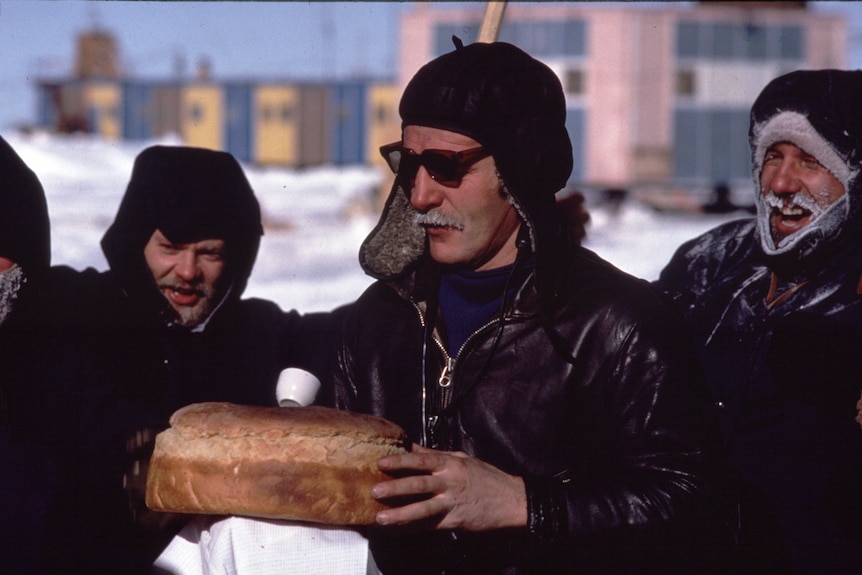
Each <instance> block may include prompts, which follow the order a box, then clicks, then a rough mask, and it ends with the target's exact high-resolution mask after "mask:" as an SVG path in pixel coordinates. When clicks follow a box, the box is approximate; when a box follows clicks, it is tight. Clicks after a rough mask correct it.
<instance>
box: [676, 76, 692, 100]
mask: <svg viewBox="0 0 862 575" xmlns="http://www.w3.org/2000/svg"><path fill="white" fill-rule="evenodd" d="M694 92H695V89H694V72H693V71H691V70H679V71H678V72H677V73H676V93H677V95H678V96H694Z"/></svg>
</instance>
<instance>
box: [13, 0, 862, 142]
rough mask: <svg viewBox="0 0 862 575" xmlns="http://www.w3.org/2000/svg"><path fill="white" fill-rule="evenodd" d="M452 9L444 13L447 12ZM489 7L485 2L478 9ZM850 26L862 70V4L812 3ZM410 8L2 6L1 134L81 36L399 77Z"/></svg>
mask: <svg viewBox="0 0 862 575" xmlns="http://www.w3.org/2000/svg"><path fill="white" fill-rule="evenodd" d="M446 4H447V3H438V5H437V7H438V8H440V9H445V7H446ZM475 4H477V5H480V6H481V5H482V4H483V3H482V2H477V3H475ZM811 4H812V5H814V6H815V9H816V10H828V11H843V12H847V13H848V14H849V15H850V17H851V24H850V38H851V47H852V53H851V56H850V58H849V60H848V64H849V66H850V67H855V68H859V67H862V2H860V3H857V2H812V3H811ZM409 7H410V3H407V2H301V1H293V2H272V1H270V2H210V1H199V2H173V1H159V2H143V1H137V2H128V1H121V0H110V1H99V2H94V1H81V0H0V129H7V128H8V127H10V126H13V125H17V124H22V123H29V122H33V121H34V120H35V118H36V109H35V107H36V101H35V89H34V85H33V82H34V80H35V79H36V78H39V77H46V76H63V75H67V74H68V73H69V72H70V71H71V69H72V66H73V64H74V52H75V38H76V35H77V34H78V33H79V32H81V31H83V30H87V29H89V28H93V27H100V28H102V29H106V30H109V31H111V32H113V33H114V34H115V35H116V37H117V40H118V42H119V49H120V60H121V64H122V65H123V67H124V69H125V70H126V71H128V72H130V73H132V74H134V75H137V76H144V77H153V78H168V77H171V76H173V75H174V74H175V73H176V71H177V70H185V73H186V74H188V75H190V74H192V73H193V71H194V68H195V66H196V65H197V63H198V62H199V61H200V60H201V59H202V58H204V57H205V58H207V59H208V60H209V61H210V63H211V65H212V69H213V73H214V75H215V77H217V78H267V77H273V78H275V77H278V78H285V77H288V78H323V77H344V76H347V75H350V74H365V75H374V76H392V77H394V73H395V69H396V66H397V58H398V56H397V50H396V44H397V39H398V16H399V14H400V13H401V12H402V11H404V10H406V9H408V8H409Z"/></svg>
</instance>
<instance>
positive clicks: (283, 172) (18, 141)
mask: <svg viewBox="0 0 862 575" xmlns="http://www.w3.org/2000/svg"><path fill="white" fill-rule="evenodd" d="M3 137H4V138H6V140H7V141H8V142H9V143H10V144H11V145H12V147H13V148H15V150H16V151H17V152H18V153H19V154H20V155H21V157H22V158H23V159H24V161H25V162H26V163H27V164H28V165H29V166H30V168H31V169H33V171H34V172H36V174H37V175H38V176H39V179H40V180H41V182H42V185H43V187H44V188H45V193H46V196H47V198H48V210H49V214H50V216H51V233H52V262H53V263H54V264H65V265H69V266H71V267H74V268H76V269H83V268H85V267H94V268H97V269H100V270H104V269H106V268H107V264H106V262H105V259H104V257H103V255H102V252H101V248H100V246H99V241H100V240H101V238H102V235H103V234H104V232H105V230H107V228H108V226H109V225H110V224H111V222H112V221H113V218H114V214H115V213H116V210H117V207H118V206H119V203H120V199H121V198H122V195H123V193H124V192H125V188H126V184H127V183H128V179H129V176H130V174H131V171H132V164H133V162H134V159H135V156H136V155H137V154H138V153H139V152H140V151H141V150H143V149H144V148H145V147H147V146H149V145H153V144H165V145H176V144H180V143H181V142H180V141H179V140H177V139H175V138H165V139H161V140H158V141H148V142H108V141H105V140H102V139H98V138H94V137H90V136H54V135H46V134H32V135H21V134H17V133H9V134H3ZM244 168H245V170H246V174H247V176H248V179H249V181H250V183H251V185H252V188H254V190H255V193H256V194H257V196H258V199H259V201H260V203H261V208H262V212H263V217H264V228H265V234H264V237H263V240H262V241H261V249H260V253H259V255H258V259H257V263H256V265H255V268H254V272H253V273H252V276H251V278H250V281H249V284H248V287H247V289H246V292H245V295H246V296H248V297H252V296H254V297H262V298H266V299H271V300H273V301H276V302H277V303H279V305H281V306H282V307H283V308H285V309H298V310H299V311H302V312H311V311H320V310H328V309H332V308H333V307H335V306H338V305H341V304H343V303H347V302H349V301H352V300H353V299H355V298H356V297H357V296H359V294H361V293H362V291H363V290H364V289H365V287H367V286H368V284H369V283H370V282H371V279H370V278H368V277H367V276H365V275H364V274H363V272H362V270H361V269H360V267H359V263H358V260H357V252H358V249H359V245H360V243H361V242H362V240H363V239H364V238H365V236H366V235H367V234H368V232H370V231H371V229H372V227H373V226H374V224H375V223H376V220H377V216H378V211H379V207H380V204H379V202H378V201H377V198H376V193H377V190H378V188H379V187H380V186H381V185H382V184H383V183H384V182H385V181H387V175H386V174H384V173H381V172H380V171H379V170H378V169H377V168H372V167H367V166H349V167H331V166H330V167H319V168H309V169H304V170H291V169H281V168H279V169H276V168H261V167H256V166H244ZM587 207H588V209H589V211H590V215H591V222H590V224H589V226H588V228H587V240H586V242H585V245H586V246H587V247H589V248H590V249H592V250H594V251H596V252H597V253H598V254H599V255H601V256H602V257H604V258H605V259H607V260H609V261H610V262H612V263H614V264H615V265H616V266H618V267H620V268H621V269H623V270H625V271H627V272H629V273H632V274H634V275H637V276H640V277H643V278H646V279H655V278H656V277H658V274H659V272H660V271H661V268H662V267H663V266H664V264H665V263H667V261H668V259H669V258H670V257H671V255H672V254H673V252H674V250H675V249H676V247H677V246H678V245H679V244H680V243H682V242H683V241H685V240H687V239H690V238H692V237H694V236H696V235H698V234H700V233H702V232H703V231H706V230H707V229H709V228H711V227H713V226H715V225H717V224H719V223H721V222H723V221H727V220H729V219H733V218H735V217H739V216H738V215H729V216H728V215H725V216H705V215H694V214H680V213H660V212H656V211H654V210H652V209H650V208H648V207H646V206H644V205H642V204H640V203H638V202H636V201H628V202H626V203H624V204H623V205H622V208H621V209H620V210H619V211H618V212H611V211H609V210H608V209H607V207H605V206H602V205H598V204H597V205H591V204H590V203H589V202H588V204H587Z"/></svg>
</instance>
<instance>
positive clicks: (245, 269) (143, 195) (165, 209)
mask: <svg viewBox="0 0 862 575" xmlns="http://www.w3.org/2000/svg"><path fill="white" fill-rule="evenodd" d="M157 229H158V230H161V232H162V233H163V234H164V235H165V237H167V238H168V239H169V240H170V241H172V242H175V243H189V242H197V241H201V240H204V239H209V238H219V239H223V240H225V244H226V250H227V251H226V253H227V270H228V273H230V274H231V275H232V277H231V280H232V282H233V289H232V291H231V297H232V298H235V299H238V298H239V297H240V295H241V294H242V292H243V290H244V289H245V286H246V283H247V282H248V277H249V275H250V274H251V270H252V267H253V266H254V261H255V258H256V257H257V251H258V248H259V247H260V237H261V235H263V227H262V226H261V215H260V206H259V204H258V202H257V199H256V198H255V196H254V192H253V191H252V189H251V186H250V185H249V183H248V180H247V179H246V177H245V174H244V173H243V171H242V168H241V167H240V165H239V163H238V162H237V161H236V159H234V157H233V156H231V155H230V154H228V153H225V152H217V151H213V150H206V149H202V148H189V147H179V146H153V147H150V148H147V149H146V150H144V151H143V152H141V153H140V154H139V155H138V157H137V158H136V159H135V165H134V167H133V169H132V177H131V180H130V181H129V185H128V187H127V188H126V193H125V195H124V196H123V199H122V202H121V203H120V207H119V210H118V211H117V216H116V218H115V220H114V223H113V224H112V225H111V227H110V228H108V231H107V232H106V233H105V236H104V237H103V238H102V251H103V252H104V254H105V257H106V258H107V260H108V264H109V265H110V266H111V271H112V273H113V274H114V275H115V276H116V277H117V280H118V281H119V282H120V284H121V287H122V288H123V289H124V290H125V291H126V293H128V294H129V295H131V296H132V297H135V298H136V299H137V298H144V301H145V302H150V303H151V304H152V305H157V306H158V307H159V308H160V309H164V308H165V307H166V306H167V302H166V301H165V300H164V298H163V297H162V296H161V294H160V293H159V292H158V289H157V288H156V284H155V281H154V280H153V277H152V275H151V273H150V271H149V269H148V268H147V265H146V261H145V259H144V246H145V245H146V244H147V242H148V241H149V239H150V236H152V234H153V232H154V231H155V230H157ZM145 305H148V304H145Z"/></svg>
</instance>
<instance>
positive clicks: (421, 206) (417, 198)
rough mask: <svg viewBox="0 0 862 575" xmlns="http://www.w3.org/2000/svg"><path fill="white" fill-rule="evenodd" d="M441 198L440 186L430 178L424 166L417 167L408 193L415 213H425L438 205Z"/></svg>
mask: <svg viewBox="0 0 862 575" xmlns="http://www.w3.org/2000/svg"><path fill="white" fill-rule="evenodd" d="M442 200H443V196H442V194H441V193H440V184H438V183H437V182H435V181H434V179H433V178H431V175H430V174H429V173H428V170H426V169H425V167H424V166H419V169H418V170H417V171H416V177H415V178H414V179H413V189H412V190H411V191H410V204H411V205H412V206H413V209H415V210H416V211H417V212H425V211H427V210H429V209H431V208H434V207H436V206H439V205H440V202H441V201H442Z"/></svg>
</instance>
